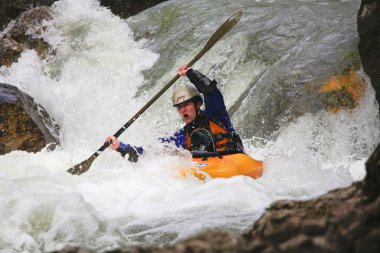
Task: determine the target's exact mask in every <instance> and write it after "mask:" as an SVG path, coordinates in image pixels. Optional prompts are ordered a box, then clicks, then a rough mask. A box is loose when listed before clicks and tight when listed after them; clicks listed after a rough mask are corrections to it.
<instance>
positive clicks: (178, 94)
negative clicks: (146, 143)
mask: <svg viewBox="0 0 380 253" xmlns="http://www.w3.org/2000/svg"><path fill="white" fill-rule="evenodd" d="M177 73H178V75H180V76H187V77H188V78H189V80H190V82H191V83H193V84H194V85H195V87H194V86H190V85H186V86H183V87H178V88H177V89H175V91H174V92H173V96H172V102H173V106H174V107H176V108H177V112H178V113H179V115H180V116H181V118H182V120H183V121H184V122H185V123H186V125H185V126H184V127H183V128H181V129H179V130H178V131H177V132H175V133H174V135H173V136H171V137H168V138H160V140H161V141H162V142H168V143H170V142H173V143H174V144H175V145H176V146H177V147H179V148H184V149H187V150H189V151H191V152H198V153H199V152H219V151H221V152H230V153H233V152H243V144H242V142H241V139H240V137H239V135H238V133H237V132H236V130H235V129H234V127H233V125H232V123H231V120H230V117H229V115H228V113H227V110H226V106H225V103H224V99H223V95H222V94H221V92H220V91H219V89H218V88H217V87H216V84H217V83H216V81H215V80H213V81H211V80H210V79H209V78H208V77H206V76H205V75H203V74H202V73H201V72H199V71H197V70H193V69H192V68H189V67H187V66H186V65H184V66H182V67H179V68H178V69H177ZM200 93H202V94H203V96H204V100H203V98H202V96H201V94H200ZM203 102H204V104H205V110H204V111H203V110H201V106H202V104H203ZM106 142H111V145H110V148H112V149H113V150H116V151H118V152H120V153H121V154H122V156H123V157H124V156H125V155H127V154H128V155H129V157H128V160H129V161H132V162H136V161H137V160H138V156H139V155H142V154H143V152H144V150H143V148H142V147H137V146H131V145H130V144H126V143H123V142H120V141H119V140H118V139H117V138H115V137H114V136H109V137H107V139H106Z"/></svg>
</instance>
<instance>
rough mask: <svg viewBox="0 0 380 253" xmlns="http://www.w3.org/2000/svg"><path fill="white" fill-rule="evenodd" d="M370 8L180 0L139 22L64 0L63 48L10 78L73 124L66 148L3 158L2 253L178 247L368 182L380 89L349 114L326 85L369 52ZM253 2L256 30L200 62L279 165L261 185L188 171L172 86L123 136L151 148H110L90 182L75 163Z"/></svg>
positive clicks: (27, 57)
mask: <svg viewBox="0 0 380 253" xmlns="http://www.w3.org/2000/svg"><path fill="white" fill-rule="evenodd" d="M359 5H360V1H359V0H335V1H332V0H330V1H327V0H309V1H306V0H281V1H280V0H272V1H269V0H267V1H265V0H261V1H260V0H256V1H253V0H237V1H227V0H218V1H207V0H191V1H190V0H186V1H185V0H173V1H168V2H164V3H162V4H160V5H158V6H155V7H153V8H151V9H148V10H146V11H144V12H142V13H140V14H138V15H136V16H133V17H130V18H129V19H127V20H123V19H120V18H118V17H116V16H114V15H113V14H112V13H111V12H110V10H108V9H106V8H104V7H101V6H100V4H99V3H98V2H97V1H96V0H82V1H75V0H61V1H59V2H56V3H55V4H54V5H53V7H52V8H53V11H54V13H55V17H54V19H53V20H52V21H49V23H47V27H48V28H47V30H46V31H45V32H44V33H43V35H42V36H43V38H44V39H45V40H46V41H47V42H48V43H49V44H50V45H52V48H53V49H54V52H55V54H54V55H51V56H50V57H49V58H48V59H45V60H41V59H40V58H39V57H38V56H37V54H36V53H35V52H34V51H32V50H27V51H25V52H24V53H23V54H22V55H21V57H20V59H19V60H18V62H17V63H15V64H13V65H12V66H11V67H9V68H6V67H1V68H0V82H4V83H9V84H13V85H15V86H17V87H18V88H19V89H21V90H22V91H24V92H26V93H27V94H29V95H30V96H32V97H33V98H35V100H36V101H37V102H38V103H40V104H41V105H42V106H43V107H44V108H45V109H46V110H47V112H48V113H49V114H50V115H51V116H52V117H53V118H54V119H55V121H56V122H57V123H58V124H59V125H60V128H61V132H60V136H59V138H60V143H61V145H60V146H59V147H58V148H57V149H56V150H54V151H49V150H47V149H44V150H42V151H41V152H38V153H27V152H23V151H14V152H11V153H9V154H6V155H3V156H0V184H1V187H0V217H1V220H0V227H1V230H0V251H1V252H7V253H8V252H49V251H53V250H59V249H61V248H62V247H64V246H68V245H80V246H84V247H88V248H90V249H93V250H97V251H103V250H110V249H114V248H117V247H122V246H124V245H130V244H140V245H145V246H148V245H155V246H157V245H167V244H173V243H175V242H178V241H181V240H184V239H187V238H190V237H192V236H194V235H197V234H199V233H202V232H205V231H207V230H209V229H220V230H223V231H229V232H232V233H235V234H236V235H240V234H242V233H244V232H246V231H248V230H249V229H250V228H252V226H253V224H254V223H255V221H256V220H257V219H258V218H259V217H260V216H261V214H262V213H263V212H264V211H265V208H267V207H268V206H269V205H270V204H271V203H273V202H274V201H276V200H280V199H297V200H304V199H310V198H314V197H317V196H320V195H321V194H324V193H326V192H328V191H329V190H332V189H335V188H338V187H345V186H349V185H350V184H351V183H352V182H353V181H356V180H361V179H362V178H363V177H364V176H365V170H364V163H365V161H366V159H367V157H368V156H369V155H370V153H371V152H372V150H373V149H374V147H375V145H377V143H378V142H379V141H380V120H379V114H378V105H377V102H376V100H375V94H374V90H373V89H372V87H371V86H370V85H369V86H368V87H367V89H366V92H365V94H364V95H363V98H362V99H361V100H360V101H359V104H358V106H357V107H356V108H355V109H352V110H349V111H348V110H342V111H340V112H337V113H331V112H328V111H326V110H325V109H324V106H323V103H322V102H321V100H320V98H319V97H318V94H317V91H318V89H319V87H320V86H321V84H322V82H323V81H324V80H327V79H328V77H331V76H332V75H334V74H335V73H341V71H342V70H343V69H345V68H347V67H349V64H351V63H352V62H354V63H355V62H358V61H359V60H358V55H357V49H356V45H357V42H358V35H357V29H356V14H357V10H358V8H359ZM238 9H241V10H243V17H242V19H241V21H240V23H239V24H238V25H237V26H236V27H235V28H234V29H233V30H232V31H230V32H229V33H228V34H227V35H226V36H225V37H224V38H223V39H222V40H221V41H219V42H218V43H217V44H216V45H215V47H214V48H213V49H211V50H210V51H209V52H208V53H207V54H206V55H205V56H204V57H203V58H202V59H201V60H199V62H197V63H196V64H195V66H194V68H196V69H198V70H200V71H201V72H203V73H205V74H207V75H208V76H209V77H210V78H214V79H216V80H217V81H218V83H219V84H218V87H219V88H220V89H221V91H222V93H223V94H224V98H225V101H226V105H227V108H228V109H229V112H230V114H231V117H232V121H233V122H234V123H235V126H236V128H237V130H238V131H239V132H240V133H241V135H242V137H243V141H244V144H245V148H246V152H247V153H248V154H249V155H251V156H252V157H254V158H256V159H260V160H263V161H264V164H265V165H264V166H265V169H264V174H263V176H262V177H261V178H259V179H257V180H254V179H251V178H248V177H243V176H239V177H233V178H229V179H212V180H209V181H207V182H201V181H199V180H197V179H195V178H182V177H181V176H180V175H179V173H178V168H180V167H183V166H186V165H187V164H188V163H189V162H190V161H189V158H188V153H186V152H185V151H178V150H176V149H175V148H174V147H172V146H169V147H168V146H164V145H162V144H160V143H159V142H158V141H157V138H158V137H161V136H165V135H168V134H169V135H170V134H172V133H173V132H174V131H175V130H176V129H177V128H178V127H180V126H182V125H183V123H182V122H181V120H180V118H179V116H178V115H177V113H176V111H175V109H173V107H172V106H171V102H170V96H171V92H172V89H169V91H168V92H166V93H165V94H164V95H163V96H162V97H161V98H160V99H158V100H157V101H156V103H154V104H153V105H152V107H151V108H150V109H149V110H148V111H146V112H145V113H144V115H143V116H141V117H140V118H139V119H138V120H137V121H136V122H135V123H134V124H133V125H132V126H131V127H130V128H128V129H127V131H126V132H125V133H124V134H123V135H122V136H121V137H120V139H121V140H123V141H126V142H129V143H131V144H134V145H140V146H143V147H144V148H145V151H146V152H145V154H144V155H143V156H142V157H141V158H140V160H139V161H138V162H137V163H130V162H128V161H127V160H124V159H122V157H121V156H120V155H119V154H117V153H116V152H112V151H110V150H107V151H105V152H103V154H102V155H101V156H100V157H99V158H98V159H97V160H96V161H95V162H94V163H93V165H92V166H91V169H90V170H89V171H88V172H86V173H84V174H82V175H81V176H73V175H71V174H69V173H67V172H66V170H67V169H68V168H70V167H71V166H73V165H75V164H77V163H78V162H81V161H83V160H84V159H86V158H88V157H89V156H90V155H91V154H92V153H93V152H95V151H96V150H97V149H98V148H99V147H100V146H101V145H102V143H103V141H104V140H105V138H106V136H108V135H111V134H113V133H114V132H116V131H117V130H118V129H119V128H120V127H121V126H122V125H123V124H124V123H125V122H126V121H127V120H128V119H129V118H130V117H131V116H133V115H134V114H135V113H136V112H137V111H138V110H139V109H140V108H141V107H142V106H144V104H145V103H146V102H147V101H148V100H149V99H150V98H151V97H152V96H153V95H154V94H155V93H156V92H157V91H158V90H159V89H160V88H161V87H162V86H163V85H164V84H165V83H166V82H167V81H168V80H170V79H171V78H172V77H173V76H174V75H175V74H176V71H175V70H176V68H177V67H178V66H180V65H182V64H184V63H187V62H188V61H189V60H190V59H192V57H194V55H195V54H196V53H197V52H198V51H199V50H200V49H201V48H202V47H203V45H204V43H205V42H206V40H207V39H208V38H209V36H210V35H211V34H212V33H213V32H214V31H215V30H216V29H217V28H218V27H219V25H221V24H222V23H223V22H224V21H225V20H226V19H227V18H228V17H229V16H230V15H232V13H233V12H234V11H236V10H238ZM364 78H365V76H364ZM187 82H188V81H187V80H186V79H185V78H182V79H181V80H180V81H179V82H178V85H181V84H185V83H187Z"/></svg>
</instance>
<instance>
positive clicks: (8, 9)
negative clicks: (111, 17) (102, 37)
mask: <svg viewBox="0 0 380 253" xmlns="http://www.w3.org/2000/svg"><path fill="white" fill-rule="evenodd" d="M56 1H58V0H12V1H10V0H0V30H3V29H4V28H5V27H6V26H7V24H8V23H9V22H11V21H12V20H14V19H16V18H17V17H18V16H19V15H20V14H21V13H22V12H25V11H27V10H29V9H31V8H35V7H39V6H51V5H52V4H53V3H54V2H56ZM164 1H166V0H138V1H137V0H100V3H101V5H102V6H105V7H109V8H110V9H111V11H112V12H113V13H114V14H115V15H118V16H119V17H121V18H126V17H129V16H133V15H135V14H137V13H139V12H141V11H143V10H145V9H148V8H150V7H152V6H154V5H156V4H159V3H161V2H164Z"/></svg>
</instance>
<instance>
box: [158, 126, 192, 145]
mask: <svg viewBox="0 0 380 253" xmlns="http://www.w3.org/2000/svg"><path fill="white" fill-rule="evenodd" d="M159 140H160V141H161V142H165V143H174V144H175V145H176V146H177V147H178V148H184V149H186V133H185V130H184V129H180V130H178V131H177V132H175V133H174V135H172V136H169V137H163V138H159Z"/></svg>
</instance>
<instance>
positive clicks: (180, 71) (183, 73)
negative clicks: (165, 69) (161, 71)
mask: <svg viewBox="0 0 380 253" xmlns="http://www.w3.org/2000/svg"><path fill="white" fill-rule="evenodd" d="M189 69H191V67H188V66H187V65H186V64H185V65H183V66H181V67H179V68H178V69H177V73H178V75H180V76H186V72H187V71H188V70H189Z"/></svg>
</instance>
